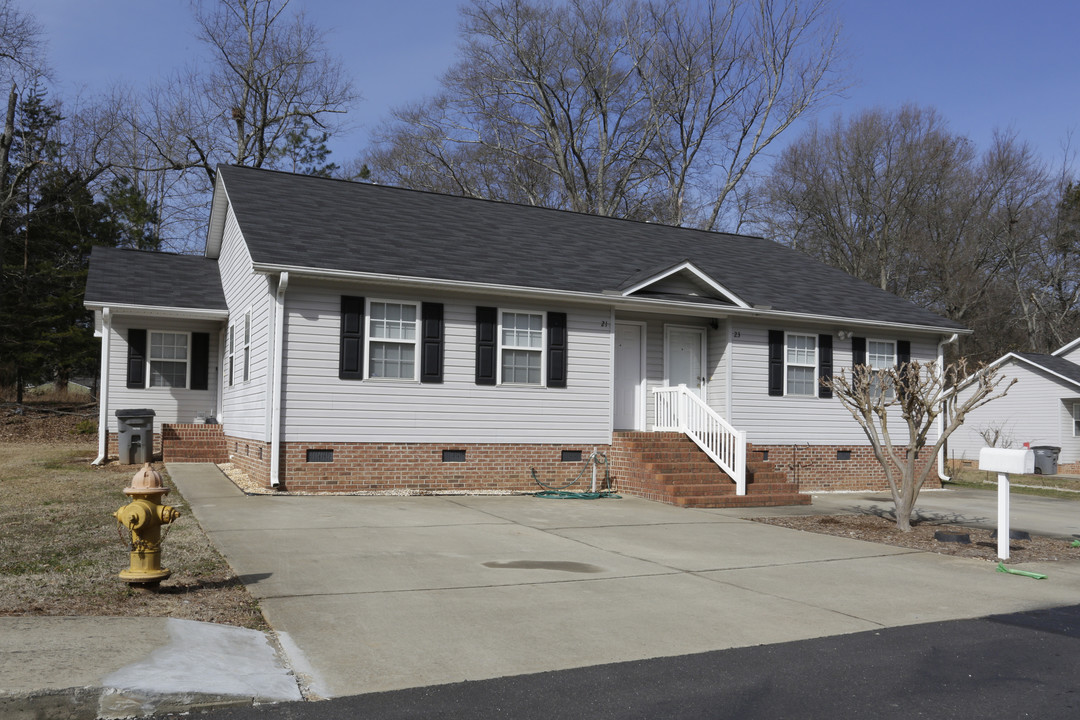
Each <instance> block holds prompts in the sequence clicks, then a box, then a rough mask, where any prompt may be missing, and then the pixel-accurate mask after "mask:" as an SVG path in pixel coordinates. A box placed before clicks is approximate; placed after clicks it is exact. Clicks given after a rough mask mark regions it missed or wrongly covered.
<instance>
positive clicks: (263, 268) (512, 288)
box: [252, 263, 972, 336]
mask: <svg viewBox="0 0 1080 720" xmlns="http://www.w3.org/2000/svg"><path fill="white" fill-rule="evenodd" d="M252 270H254V272H257V273H262V274H266V275H276V274H278V273H282V272H287V273H289V276H290V280H291V281H292V282H295V281H296V280H297V279H300V278H312V279H319V280H338V281H342V282H367V283H372V284H384V285H393V286H397V287H408V288H416V289H426V290H435V291H438V292H452V293H458V294H461V293H484V294H487V293H498V294H501V295H510V296H513V297H520V298H535V299H542V300H547V301H552V300H555V301H564V302H565V301H567V300H572V301H573V302H576V303H581V304H585V305H603V306H605V307H611V308H615V309H620V310H627V311H640V312H657V313H658V312H671V313H675V314H679V315H696V316H699V317H716V318H728V317H741V318H760V319H763V320H774V321H778V322H784V321H798V322H801V323H812V324H816V325H829V326H833V327H840V328H844V329H848V328H890V329H896V330H905V331H908V332H917V333H931V334H937V335H944V336H951V335H953V334H954V333H959V334H961V335H970V334H971V333H972V331H971V330H969V329H967V328H953V327H944V326H940V325H920V324H916V323H900V322H883V321H879V320H867V319H860V318H847V317H840V316H836V315H818V314H813V313H799V312H791V311H784V310H772V309H766V308H755V307H739V306H732V305H726V304H715V305H713V304H703V303H701V302H693V301H686V302H682V301H677V300H671V299H658V298H646V297H634V296H630V297H627V296H625V295H623V294H622V292H619V291H611V292H604V293H593V292H580V291H571V290H558V289H547V288H528V287H521V286H518V285H502V284H497V283H478V282H466V281H461V280H445V279H440V278H418V277H413V276H409V275H389V274H382V273H366V272H356V271H348V270H332V269H326V268H310V267H302V266H295V265H275V264H271V263H252Z"/></svg>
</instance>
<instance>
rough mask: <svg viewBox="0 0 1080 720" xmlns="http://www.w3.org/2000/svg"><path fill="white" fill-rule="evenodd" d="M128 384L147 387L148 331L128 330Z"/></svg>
mask: <svg viewBox="0 0 1080 720" xmlns="http://www.w3.org/2000/svg"><path fill="white" fill-rule="evenodd" d="M127 386H128V387H129V388H131V389H133V390H134V389H139V388H144V387H146V331H145V330H136V329H135V328H131V329H129V330H128V361H127Z"/></svg>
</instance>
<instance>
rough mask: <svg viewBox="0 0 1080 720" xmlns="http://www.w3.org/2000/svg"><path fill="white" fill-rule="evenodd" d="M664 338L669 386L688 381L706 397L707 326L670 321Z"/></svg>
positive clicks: (701, 396)
mask: <svg viewBox="0 0 1080 720" xmlns="http://www.w3.org/2000/svg"><path fill="white" fill-rule="evenodd" d="M664 341H665V347H664V369H665V372H664V374H665V376H666V377H665V378H664V379H665V381H666V382H667V385H668V387H677V386H679V385H686V387H688V388H689V389H690V390H693V391H694V392H696V393H697V394H698V397H700V398H701V399H702V400H704V399H705V329H704V328H692V327H679V326H675V325H668V326H666V328H665V329H664Z"/></svg>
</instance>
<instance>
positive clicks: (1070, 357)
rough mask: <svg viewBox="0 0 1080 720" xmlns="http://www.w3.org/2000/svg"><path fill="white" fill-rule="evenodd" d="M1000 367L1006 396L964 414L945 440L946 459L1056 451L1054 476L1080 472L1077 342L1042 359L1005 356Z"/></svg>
mask: <svg viewBox="0 0 1080 720" xmlns="http://www.w3.org/2000/svg"><path fill="white" fill-rule="evenodd" d="M991 367H998V368H1000V371H1001V374H1002V375H1003V376H1004V378H1005V379H1004V383H1009V382H1011V381H1012V380H1013V379H1014V378H1015V379H1016V381H1017V382H1016V384H1015V385H1014V386H1013V387H1012V388H1011V389H1010V390H1009V392H1008V394H1007V395H1006V396H1005V397H1003V398H999V399H997V400H994V401H993V402H990V403H988V404H986V405H984V406H983V407H981V408H978V409H977V410H975V411H974V412H972V413H969V414H968V416H967V419H966V420H965V422H964V424H963V425H962V426H961V427H960V428H959V429H958V430H957V431H956V432H954V433H953V434H952V435H951V436H950V437H949V440H948V443H949V448H948V454H949V459H950V460H958V461H975V462H977V461H978V459H979V450H980V449H981V448H984V447H988V446H991V445H994V446H997V447H1013V448H1020V447H1023V445H1024V443H1028V444H1029V445H1030V446H1031V447H1038V446H1040V445H1043V446H1052V447H1058V448H1061V453H1060V455H1059V457H1058V472H1063V473H1080V338H1077V339H1076V340H1073V341H1072V342H1071V343H1069V344H1068V345H1066V346H1064V347H1062V348H1060V349H1058V350H1055V351H1054V352H1053V353H1051V354H1049V355H1046V354H1043V353H1024V352H1013V353H1007V354H1005V355H1003V356H1001V357H1000V358H998V359H997V360H995V361H994V362H993V363H991Z"/></svg>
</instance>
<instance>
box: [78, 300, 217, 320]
mask: <svg viewBox="0 0 1080 720" xmlns="http://www.w3.org/2000/svg"><path fill="white" fill-rule="evenodd" d="M85 305H86V308H87V309H88V310H95V311H100V310H103V309H104V308H106V307H107V308H109V310H110V311H111V312H112V314H113V316H114V317H115V316H117V315H144V316H148V317H168V318H180V319H186V320H228V319H229V311H228V310H212V309H208V308H181V307H162V306H157V305H117V304H116V303H89V302H88V303H85Z"/></svg>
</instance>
